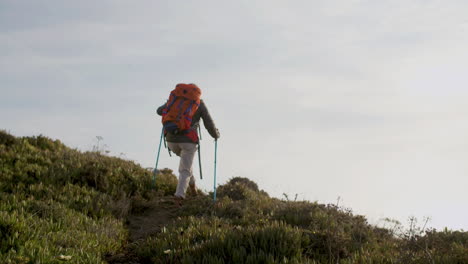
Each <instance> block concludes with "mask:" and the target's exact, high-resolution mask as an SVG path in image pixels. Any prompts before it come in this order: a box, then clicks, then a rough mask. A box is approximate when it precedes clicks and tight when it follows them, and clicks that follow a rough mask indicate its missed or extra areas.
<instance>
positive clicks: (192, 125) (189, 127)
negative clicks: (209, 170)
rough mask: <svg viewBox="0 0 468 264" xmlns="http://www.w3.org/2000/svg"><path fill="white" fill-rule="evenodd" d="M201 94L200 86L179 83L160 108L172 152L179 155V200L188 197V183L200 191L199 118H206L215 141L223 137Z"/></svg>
mask: <svg viewBox="0 0 468 264" xmlns="http://www.w3.org/2000/svg"><path fill="white" fill-rule="evenodd" d="M200 97H201V90H200V88H198V86H197V85H195V84H192V83H191V84H183V83H181V84H177V85H176V88H175V89H174V90H173V91H172V92H171V95H170V97H169V99H168V101H167V102H166V103H165V104H164V105H162V106H160V107H159V108H158V110H157V113H158V115H160V116H162V117H163V126H164V134H165V137H166V140H167V144H168V147H169V149H170V151H172V152H174V153H175V154H176V155H177V156H179V157H180V163H179V181H178V183H177V190H176V192H175V194H174V196H175V198H176V199H177V200H180V201H181V200H183V199H185V193H186V191H187V188H188V187H189V186H190V191H191V192H192V194H193V195H196V194H197V188H196V185H195V177H194V176H193V173H192V163H193V159H194V157H195V153H196V151H197V144H199V138H198V133H197V131H198V127H199V125H200V118H201V119H203V124H204V126H205V128H206V130H208V133H209V134H210V135H211V136H212V137H213V138H214V139H215V140H217V139H218V138H219V137H220V134H219V131H218V129H217V128H216V126H215V124H214V122H213V119H212V118H211V115H210V113H209V112H208V108H207V107H206V105H205V103H204V102H203V100H201V99H200ZM195 109H196V110H195ZM193 110H195V111H193ZM171 116H172V117H171ZM175 117H176V118H175ZM181 117H182V118H181ZM174 119H177V120H174ZM181 119H182V120H181ZM183 121H185V124H184V122H183Z"/></svg>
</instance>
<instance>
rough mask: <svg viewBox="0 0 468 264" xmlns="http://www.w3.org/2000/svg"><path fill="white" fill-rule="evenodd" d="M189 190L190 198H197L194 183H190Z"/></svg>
mask: <svg viewBox="0 0 468 264" xmlns="http://www.w3.org/2000/svg"><path fill="white" fill-rule="evenodd" d="M189 189H190V195H191V196H197V195H198V191H197V186H196V185H195V183H190V184H189Z"/></svg>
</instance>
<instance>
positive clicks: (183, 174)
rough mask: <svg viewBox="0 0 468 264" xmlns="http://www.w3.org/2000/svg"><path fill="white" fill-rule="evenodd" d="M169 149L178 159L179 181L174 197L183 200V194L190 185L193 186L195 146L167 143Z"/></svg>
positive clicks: (191, 144)
mask: <svg viewBox="0 0 468 264" xmlns="http://www.w3.org/2000/svg"><path fill="white" fill-rule="evenodd" d="M168 145H169V148H170V149H171V150H172V151H173V152H174V153H175V154H176V155H177V156H179V157H180V162H179V180H178V182H177V189H176V192H175V195H176V196H180V197H183V198H185V193H186V192H187V188H188V186H189V184H190V183H192V184H195V177H194V176H193V171H192V164H193V160H194V157H195V152H196V151H197V145H196V144H193V143H174V142H168Z"/></svg>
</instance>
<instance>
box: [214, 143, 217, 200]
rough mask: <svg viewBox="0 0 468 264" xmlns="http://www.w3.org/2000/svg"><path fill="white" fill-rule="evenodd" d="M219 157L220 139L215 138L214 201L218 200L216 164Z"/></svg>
mask: <svg viewBox="0 0 468 264" xmlns="http://www.w3.org/2000/svg"><path fill="white" fill-rule="evenodd" d="M217 157H218V140H217V139H215V156H214V191H213V201H215V202H216V165H217Z"/></svg>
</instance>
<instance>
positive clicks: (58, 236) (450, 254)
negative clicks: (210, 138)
mask: <svg viewBox="0 0 468 264" xmlns="http://www.w3.org/2000/svg"><path fill="white" fill-rule="evenodd" d="M151 176H152V175H151V171H149V170H146V169H143V168H141V167H140V166H138V165H136V164H134V163H133V162H130V161H126V160H123V159H119V158H115V157H108V156H105V155H102V154H101V153H99V152H96V151H94V152H85V153H82V152H80V151H77V150H74V149H70V148H68V147H66V146H64V145H63V144H62V143H61V142H60V141H57V140H55V141H54V140H51V139H48V138H46V137H43V136H38V137H24V138H16V137H14V136H12V135H10V134H8V133H6V132H4V131H0V263H63V262H64V261H63V260H60V258H61V256H70V257H71V259H70V260H68V261H66V263H106V262H110V263H129V262H134V263H317V264H318V263H468V232H462V231H451V230H443V231H441V232H438V231H436V230H426V229H425V228H421V227H418V225H417V224H416V222H415V221H414V220H413V221H412V222H411V225H410V228H409V229H408V230H403V231H401V230H400V231H398V228H397V227H401V225H399V224H398V223H396V222H393V223H394V224H395V225H394V226H393V227H392V228H391V229H388V228H378V227H375V226H372V225H369V224H368V223H367V221H366V219H365V218H364V217H363V216H359V215H353V214H352V212H351V211H350V210H349V209H345V208H340V207H338V206H335V205H323V204H318V203H312V202H306V201H289V200H288V199H286V200H280V199H276V198H271V197H269V195H268V194H267V193H265V192H264V191H262V190H260V189H259V188H258V186H257V184H256V183H254V182H252V181H250V180H248V179H245V178H233V179H231V180H230V181H229V182H228V183H227V184H225V185H222V186H220V187H219V188H218V197H219V199H218V201H217V202H216V203H213V201H212V200H211V198H210V196H209V195H204V194H202V195H199V196H198V197H194V198H189V199H187V200H186V201H185V202H184V204H183V205H182V207H180V208H178V207H175V206H174V205H172V203H170V198H168V197H169V196H170V195H171V194H172V193H173V192H174V191H175V186H176V183H177V180H176V178H175V176H174V175H173V174H172V172H171V171H170V170H168V169H166V170H163V171H162V173H161V174H160V175H158V180H157V185H156V188H154V189H153V188H151ZM152 210H153V211H158V210H159V213H158V212H156V214H149V213H150V212H151V211H152ZM151 215H152V216H154V215H158V216H160V217H159V218H156V219H154V221H155V222H157V223H158V224H160V228H157V229H156V230H153V231H152V232H147V234H146V235H145V236H144V237H143V238H141V239H139V240H137V241H132V240H131V239H130V237H131V233H132V232H133V231H132V228H131V225H129V224H128V223H129V222H130V221H131V219H132V217H139V218H140V220H141V219H144V217H149V216H151ZM150 220H153V219H150ZM141 228H144V226H141ZM143 231H145V230H143ZM140 232H141V230H140ZM143 233H144V232H143Z"/></svg>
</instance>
